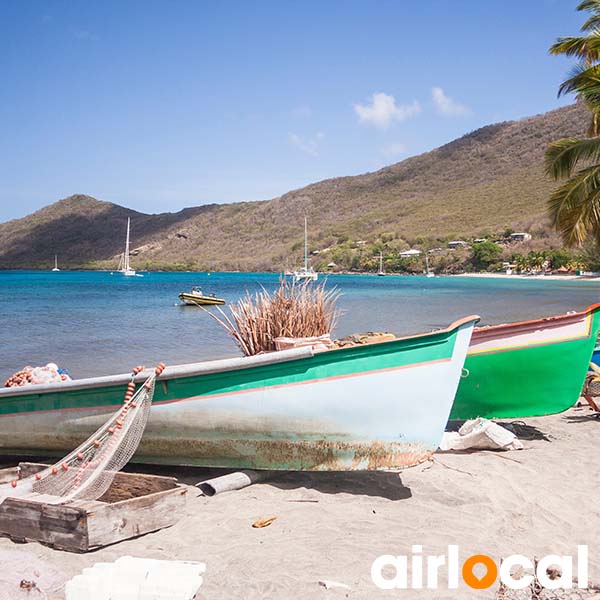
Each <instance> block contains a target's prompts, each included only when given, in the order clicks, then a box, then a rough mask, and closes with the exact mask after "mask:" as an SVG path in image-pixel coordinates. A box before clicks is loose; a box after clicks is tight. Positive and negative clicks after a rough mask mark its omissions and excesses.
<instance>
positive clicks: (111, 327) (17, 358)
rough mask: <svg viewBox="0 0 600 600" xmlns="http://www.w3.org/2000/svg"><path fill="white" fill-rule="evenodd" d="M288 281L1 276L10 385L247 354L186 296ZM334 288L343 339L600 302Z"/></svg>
mask: <svg viewBox="0 0 600 600" xmlns="http://www.w3.org/2000/svg"><path fill="white" fill-rule="evenodd" d="M278 280H279V276H278V275H277V274H266V273H212V274H211V275H207V274H206V273H146V274H145V275H144V277H133V278H126V277H123V276H121V275H120V274H115V275H110V274H109V273H99V272H68V271H61V272H60V273H52V272H26V271H5V272H0V379H1V380H4V379H5V378H6V377H8V375H10V374H11V373H12V372H14V371H16V370H17V369H21V368H22V367H23V366H25V365H27V364H45V363H47V362H50V361H52V362H56V363H58V364H59V365H60V366H63V367H66V368H67V369H68V370H69V372H70V373H71V374H72V376H73V377H76V378H79V377H86V376H92V375H102V374H109V373H121V372H127V371H129V370H130V369H131V368H132V367H133V366H135V365H137V364H140V363H141V364H146V365H153V364H155V363H157V362H158V361H161V360H162V361H164V362H166V363H167V364H178V363H183V362H194V361H198V360H204V359H210V358H222V357H225V356H231V355H232V354H237V353H238V350H237V348H236V346H235V345H234V343H233V342H232V341H231V340H230V339H229V338H228V337H227V335H226V334H225V332H224V331H223V330H221V329H220V328H219V326H218V325H217V324H216V323H215V322H214V321H213V320H212V319H211V318H210V317H209V316H208V315H206V314H204V313H203V312H202V311H201V310H200V309H198V308H196V307H182V306H179V300H178V298H177V295H178V294H179V292H181V291H183V290H186V289H189V288H190V287H191V286H192V285H200V286H202V288H203V290H204V291H205V292H214V293H216V294H217V295H219V296H223V297H224V298H226V299H227V300H228V301H232V300H235V299H237V298H239V297H240V296H241V295H242V294H244V293H245V291H246V290H250V291H255V290H258V289H260V288H261V286H262V287H265V288H267V289H273V288H275V287H276V286H277V283H278ZM326 285H327V286H328V287H329V286H336V287H337V288H338V289H339V290H340V291H341V292H342V294H343V295H342V297H341V299H340V308H341V309H342V310H343V311H344V314H343V315H342V317H341V319H340V321H339V324H338V327H337V330H336V331H335V335H337V336H342V335H347V334H349V333H355V332H361V331H391V332H393V333H396V334H409V333H418V332H423V331H429V330H431V329H433V328H436V327H444V326H446V325H448V324H449V323H450V322H451V321H452V320H454V319H456V318H458V317H462V316H465V315H469V314H479V315H481V317H482V323H484V324H493V323H506V322H509V321H516V320H522V319H532V318H536V317H541V316H550V315H554V314H560V313H563V312H566V311H569V310H580V309H582V308H585V307H586V306H588V305H589V304H592V303H594V302H596V301H598V300H599V299H600V294H599V292H600V281H599V282H595V281H552V280H540V279H531V280H514V279H506V280H503V279H483V278H477V279H475V278H462V277H436V278H433V279H427V278H425V277H393V276H389V277H376V276H369V275H331V276H329V277H328V279H327V281H326ZM0 384H1V383H0Z"/></svg>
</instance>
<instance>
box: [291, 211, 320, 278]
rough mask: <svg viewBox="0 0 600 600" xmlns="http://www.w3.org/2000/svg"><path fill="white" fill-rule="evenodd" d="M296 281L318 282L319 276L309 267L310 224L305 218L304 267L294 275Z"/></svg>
mask: <svg viewBox="0 0 600 600" xmlns="http://www.w3.org/2000/svg"><path fill="white" fill-rule="evenodd" d="M292 277H293V278H294V281H317V279H318V278H319V274H318V273H317V272H316V271H314V270H313V268H312V267H310V268H309V267H308V224H307V221H306V217H304V267H302V269H298V270H297V271H294V272H293V273H292Z"/></svg>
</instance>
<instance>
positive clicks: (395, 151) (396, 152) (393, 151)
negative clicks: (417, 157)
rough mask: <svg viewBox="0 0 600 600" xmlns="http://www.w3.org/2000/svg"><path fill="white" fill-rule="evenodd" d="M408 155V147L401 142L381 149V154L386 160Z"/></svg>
mask: <svg viewBox="0 0 600 600" xmlns="http://www.w3.org/2000/svg"><path fill="white" fill-rule="evenodd" d="M405 153H406V146H405V145H404V144H402V143H401V142H393V143H391V144H388V145H387V146H384V147H383V148H382V149H381V154H383V156H385V157H386V158H396V157H398V156H401V155H402V154H405Z"/></svg>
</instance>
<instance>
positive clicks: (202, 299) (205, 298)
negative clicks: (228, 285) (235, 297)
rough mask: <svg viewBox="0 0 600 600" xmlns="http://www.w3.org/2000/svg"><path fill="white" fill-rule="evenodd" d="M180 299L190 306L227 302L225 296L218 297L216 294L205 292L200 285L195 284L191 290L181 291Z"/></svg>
mask: <svg viewBox="0 0 600 600" xmlns="http://www.w3.org/2000/svg"><path fill="white" fill-rule="evenodd" d="M179 299H180V300H181V301H182V302H183V303H184V304H187V305H189V306H198V304H203V305H214V304H225V300H224V299H223V298H217V297H216V296H215V295H214V294H204V293H202V289H201V288H199V287H198V286H194V287H193V288H192V289H191V290H190V291H189V292H181V294H179Z"/></svg>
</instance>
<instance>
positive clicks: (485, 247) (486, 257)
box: [472, 242, 502, 270]
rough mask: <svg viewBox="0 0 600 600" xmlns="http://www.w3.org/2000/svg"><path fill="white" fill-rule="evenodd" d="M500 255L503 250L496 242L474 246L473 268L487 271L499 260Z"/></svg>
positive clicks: (480, 243)
mask: <svg viewBox="0 0 600 600" xmlns="http://www.w3.org/2000/svg"><path fill="white" fill-rule="evenodd" d="M500 254H502V248H500V246H498V244H494V242H479V243H477V244H473V258H472V263H473V266H474V267H475V268H476V269H479V270H483V269H487V268H488V267H489V266H490V265H491V264H493V263H495V262H496V261H497V260H498V258H499V256H500Z"/></svg>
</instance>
